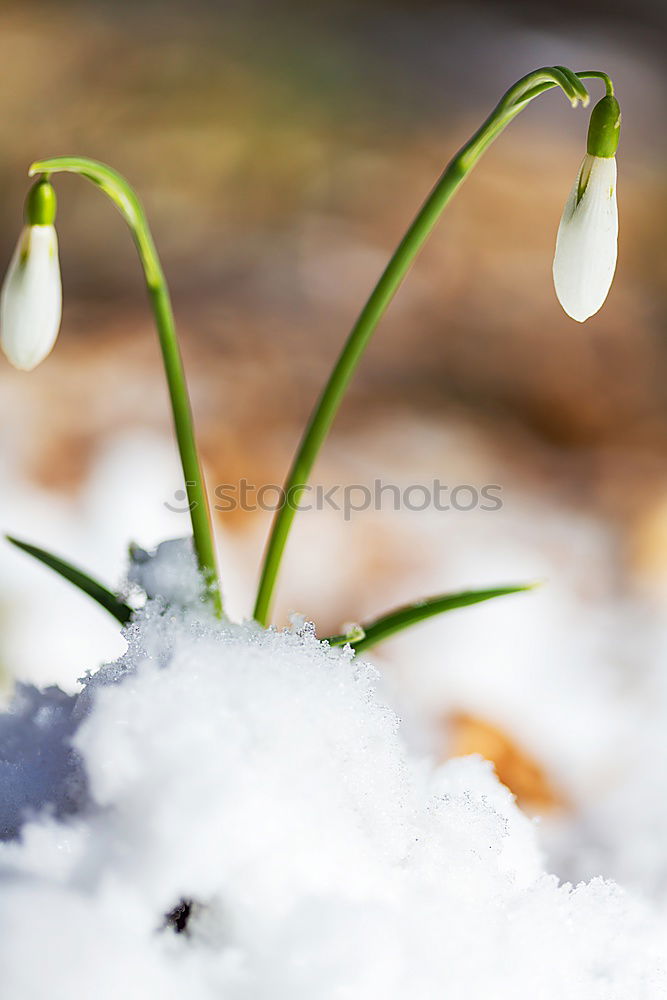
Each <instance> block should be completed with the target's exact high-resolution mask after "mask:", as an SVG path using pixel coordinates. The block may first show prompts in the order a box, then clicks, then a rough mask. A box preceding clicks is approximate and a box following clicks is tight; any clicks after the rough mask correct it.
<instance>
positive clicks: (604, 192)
mask: <svg viewBox="0 0 667 1000" xmlns="http://www.w3.org/2000/svg"><path fill="white" fill-rule="evenodd" d="M617 252H618V208H617V203H616V158H615V157H613V156H591V155H590V154H589V153H587V154H586V156H585V157H584V161H583V163H582V165H581V169H580V170H579V173H578V175H577V179H576V181H575V183H574V186H573V188H572V190H571V192H570V196H569V198H568V200H567V203H566V205H565V209H564V211H563V215H562V218H561V220H560V226H559V227H558V237H557V239H556V254H555V256H554V265H553V275H554V285H555V287H556V295H557V296H558V299H559V301H560V304H561V305H562V307H563V309H564V310H565V312H566V313H567V314H568V316H571V317H572V319H576V320H577V321H578V322H579V323H583V322H584V321H585V320H587V319H588V318H589V317H590V316H593V315H594V314H595V313H596V312H597V311H598V309H600V307H601V306H602V303H603V302H604V300H605V299H606V298H607V294H608V292H609V289H610V288H611V283H612V279H613V277H614V271H615V270H616V257H617Z"/></svg>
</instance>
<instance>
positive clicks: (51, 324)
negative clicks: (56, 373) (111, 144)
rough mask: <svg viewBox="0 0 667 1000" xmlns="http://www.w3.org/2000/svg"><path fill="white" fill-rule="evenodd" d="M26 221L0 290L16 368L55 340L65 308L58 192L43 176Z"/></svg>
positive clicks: (6, 339)
mask: <svg viewBox="0 0 667 1000" xmlns="http://www.w3.org/2000/svg"><path fill="white" fill-rule="evenodd" d="M27 217H28V218H27V224H26V226H25V227H24V228H23V231H22V232H21V235H20V237H19V241H18V243H17V245H16V250H15V251H14V256H13V257H12V259H11V263H10V265H9V270H8V271H7V276H6V277H5V281H4V284H3V286H2V295H1V296H0V340H1V343H2V349H3V351H4V352H5V354H6V355H7V357H8V359H9V360H10V361H11V363H12V364H13V365H14V366H15V367H16V368H21V369H23V370H24V371H30V370H31V369H33V368H35V367H36V365H38V364H39V363H40V361H43V360H44V358H46V357H47V355H48V354H49V353H50V352H51V350H52V348H53V345H54V344H55V341H56V337H57V336H58V330H59V329H60V318H61V313H62V284H61V279H60V264H59V261H58V237H57V236H56V231H55V228H54V226H53V220H54V218H55V195H54V194H53V188H51V185H50V184H48V182H45V181H40V182H39V183H38V184H37V185H35V187H34V188H33V190H32V192H31V193H30V195H29V197H28V205H27Z"/></svg>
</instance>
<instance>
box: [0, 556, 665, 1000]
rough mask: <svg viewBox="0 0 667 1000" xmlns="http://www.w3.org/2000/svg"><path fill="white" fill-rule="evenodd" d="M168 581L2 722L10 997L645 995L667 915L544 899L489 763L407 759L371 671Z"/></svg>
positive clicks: (611, 900) (606, 902)
mask: <svg viewBox="0 0 667 1000" xmlns="http://www.w3.org/2000/svg"><path fill="white" fill-rule="evenodd" d="M190 559H191V555H190V553H189V552H188V549H187V547H186V546H184V545H183V544H180V545H168V546H163V547H160V549H158V551H157V553H156V555H155V557H154V558H151V557H150V556H149V557H148V558H145V559H143V562H141V563H140V567H141V568H140V570H139V571H137V570H136V567H134V568H133V570H132V572H133V573H134V574H135V577H134V578H135V582H136V583H137V584H138V583H139V582H140V581H143V582H144V583H146V585H148V586H150V588H151V592H152V593H154V594H155V596H154V597H153V598H149V599H148V601H147V603H146V605H145V607H144V608H143V609H142V610H141V611H139V612H138V613H137V615H136V620H135V621H134V622H133V623H132V624H131V625H130V626H129V627H128V629H127V631H126V640H127V652H126V653H125V654H124V655H123V656H121V657H120V658H119V659H118V660H116V661H114V662H113V663H111V664H109V665H107V666H105V667H103V668H101V669H100V670H98V671H97V672H95V673H92V674H90V675H88V676H87V677H86V678H85V679H84V681H83V690H82V692H81V694H80V695H79V696H77V697H74V696H68V695H64V694H63V693H62V692H59V691H58V690H57V689H56V688H48V689H46V690H45V691H44V692H41V693H40V692H38V691H37V690H35V689H32V688H23V689H21V690H20V691H19V693H18V697H17V699H16V700H15V702H14V703H13V705H12V708H11V710H10V712H9V713H6V714H5V715H3V716H0V768H1V769H2V770H1V771H0V773H1V774H2V776H3V788H4V787H5V781H4V778H5V775H6V774H9V775H11V776H12V778H11V780H10V782H9V785H8V786H7V787H9V789H10V793H9V794H7V795H4V794H3V796H2V799H1V800H0V828H1V829H2V830H3V831H4V832H3V838H4V840H3V843H2V844H0V883H1V890H0V968H1V969H2V982H3V988H4V989H3V992H5V993H6V995H7V996H8V997H13V998H17V1000H33V998H34V1000H41V998H42V997H43V996H44V995H45V989H46V990H47V991H48V995H49V996H50V997H52V998H56V1000H61V998H62V1000H65V998H67V1000H83V998H86V1000H89V998H90V997H91V996H94V997H95V998H96V1000H97V998H102V1000H106V998H111V997H114V998H115V997H117V996H119V995H122V996H124V997H126V996H127V997H132V998H134V997H137V998H139V997H141V998H142V1000H151V998H155V1000H158V998H159V1000H163V998H166V1000H171V998H176V997H183V996H188V997H190V998H192V1000H218V998H220V997H225V998H233V1000H250V998H253V1000H262V998H267V1000H268V998H271V1000H281V998H285V1000H287V998H289V1000H300V998H303V1000H343V998H346V1000H347V998H352V1000H356V998H359V1000H375V998H378V1000H380V998H382V1000H394V998H395V1000H399V998H400V1000H404V998H406V997H411V998H413V997H414V998H417V1000H420V998H424V1000H430V998H433V997H437V996H443V997H447V1000H470V998H472V1000H477V998H479V1000H481V998H485V1000H486V998H490V997H492V998H493V1000H524V998H526V1000H528V998H530V1000H534V998H536V997H539V998H540V1000H561V998H562V997H563V996H567V997H568V1000H627V998H628V997H632V998H633V1000H654V998H655V1000H657V998H662V997H664V996H665V995H666V993H667V970H666V969H665V949H664V941H665V930H666V927H665V914H664V912H662V911H659V910H657V909H654V908H652V907H651V906H650V905H649V904H648V903H646V902H645V901H642V900H641V899H639V898H635V897H633V896H632V895H630V894H629V893H627V892H625V891H624V890H623V889H621V888H619V887H618V886H616V885H614V884H613V883H610V882H607V881H603V880H602V879H595V880H593V881H591V882H590V883H588V884H582V885H580V886H578V887H577V888H575V889H573V888H572V887H571V886H570V885H567V884H566V885H559V883H558V880H557V879H556V878H555V877H554V876H552V875H549V874H548V873H547V872H546V871H545V868H544V862H543V858H542V853H541V850H540V846H539V843H538V838H537V829H536V826H535V824H534V823H533V822H532V821H531V820H529V819H528V818H526V817H525V816H524V815H523V814H522V813H521V812H520V811H519V810H518V808H517V807H516V805H515V803H514V801H513V799H512V797H511V795H510V793H509V792H508V791H507V790H506V789H505V788H504V787H503V786H501V785H500V784H499V783H498V781H497V780H496V778H495V776H494V775H493V773H492V770H491V767H490V765H489V764H487V763H485V762H483V761H482V760H480V759H478V758H463V759H459V760H453V761H450V762H449V763H447V764H445V765H440V766H435V765H434V764H433V763H432V762H431V761H430V760H429V759H427V758H425V757H422V756H420V755H418V754H416V753H415V752H414V751H413V750H411V749H410V747H409V746H408V745H407V743H406V741H405V739H404V737H403V734H402V729H401V725H400V720H399V719H398V717H397V715H396V714H395V712H394V710H393V709H392V707H391V705H390V704H389V701H388V694H387V692H386V691H385V690H383V686H382V683H381V679H380V676H379V675H378V673H377V672H376V670H375V669H374V668H373V667H372V666H371V665H370V664H369V663H367V662H365V661H364V660H362V659H359V658H356V657H354V656H353V654H352V653H351V651H350V650H349V649H331V648H329V647H328V645H327V644H326V643H322V642H318V640H317V639H316V638H315V636H314V634H313V630H312V628H311V627H309V626H308V625H303V624H300V623H298V622H295V624H294V625H293V627H292V628H291V629H289V630H285V631H275V630H268V631H267V630H263V629H261V628H260V627H259V626H257V625H256V624H253V623H245V624H240V625H237V624H232V623H229V622H227V621H217V620H215V619H214V618H212V617H211V615H210V614H209V612H208V611H207V609H206V608H205V607H204V606H203V605H202V604H201V602H200V601H199V600H198V599H197V600H194V601H190V600H189V599H187V600H185V598H184V593H185V595H186V597H187V594H188V593H190V594H191V595H192V591H188V590H187V588H186V591H185V592H184V591H183V590H178V588H177V589H176V590H175V589H174V583H175V581H177V577H178V575H179V574H178V572H177V571H176V570H177V567H179V566H185V567H187V565H188V564H189V560H190ZM185 576H186V578H187V573H186V574H185ZM149 581H150V582H149ZM184 600H185V604H184V605H183V602H184ZM179 605H182V606H179ZM183 900H187V901H192V902H193V905H192V907H191V916H190V919H189V921H188V923H187V927H186V929H185V932H184V933H180V934H176V933H175V932H174V928H173V926H171V925H169V923H168V922H167V921H166V915H167V914H168V913H170V912H171V911H173V910H174V908H175V907H177V906H179V904H181V902H182V901H183ZM36 957H39V961H36ZM45 984H48V985H45Z"/></svg>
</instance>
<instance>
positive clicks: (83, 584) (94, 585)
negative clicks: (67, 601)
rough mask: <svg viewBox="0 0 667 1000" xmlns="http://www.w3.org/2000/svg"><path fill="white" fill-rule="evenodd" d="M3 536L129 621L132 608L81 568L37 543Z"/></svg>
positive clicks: (120, 620) (104, 606)
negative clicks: (31, 543)
mask: <svg viewBox="0 0 667 1000" xmlns="http://www.w3.org/2000/svg"><path fill="white" fill-rule="evenodd" d="M5 537H6V538H7V541H8V542H11V543H12V545H15V546H16V548H17V549H21V551H22V552H27V553H28V555H29V556H32V557H33V558H34V559H38V560H39V562H41V563H44V565H45V566H48V567H49V569H52V570H55V572H56V573H59V574H60V576H62V577H64V578H65V579H66V580H68V581H69V582H70V583H73V584H74V586H75V587H78V588H79V590H83V592H84V593H85V594H88V596H89V597H92V599H93V600H94V601H97V603H98V604H101V605H102V607H103V608H104V609H105V610H106V611H108V612H109V614H110V615H113V616H114V618H116V619H117V620H118V621H119V622H120V623H121V625H126V624H127V622H129V620H130V618H131V617H132V608H130V607H129V606H128V605H127V604H124V603H123V602H122V601H120V600H119V599H118V598H117V597H116V595H115V594H113V593H112V592H111V591H110V590H108V589H107V588H106V587H104V586H102V584H101V583H98V582H97V580H93V579H92V577H90V576H88V574H87V573H84V572H83V570H80V569H77V568H76V566H72V565H71V563H68V562H65V561H64V560H63V559H59V558H58V556H54V555H52V553H51V552H47V551H46V550H45V549H40V548H39V547H38V546H37V545H30V544H29V543H28V542H21V541H19V539H18V538H12V537H11V535H6V536H5Z"/></svg>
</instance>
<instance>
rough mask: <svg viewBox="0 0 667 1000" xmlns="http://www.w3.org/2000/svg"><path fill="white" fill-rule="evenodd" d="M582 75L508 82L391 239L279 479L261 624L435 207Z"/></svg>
mask: <svg viewBox="0 0 667 1000" xmlns="http://www.w3.org/2000/svg"><path fill="white" fill-rule="evenodd" d="M583 77H600V78H602V79H605V80H606V81H609V78H608V77H606V75H605V74H602V73H598V72H594V71H591V72H587V73H578V74H576V73H573V72H572V70H569V69H566V68H564V67H562V66H548V67H545V68H544V69H539V70H535V72H533V73H529V74H528V75H527V76H525V77H522V79H521V80H519V81H518V82H517V83H515V84H514V85H513V86H512V87H510V89H509V90H508V91H507V93H506V94H505V95H504V96H503V97H502V98H501V100H500V102H499V103H498V104H497V105H496V107H495V108H494V110H493V111H492V112H491V114H490V115H489V117H488V118H487V119H486V121H485V122H484V123H483V124H482V125H481V127H480V128H479V129H478V130H477V132H475V134H474V135H473V136H472V138H471V139H470V140H469V141H468V142H467V143H466V144H465V146H463V147H462V148H461V149H460V150H459V152H458V153H457V154H456V155H455V156H454V158H453V159H452V160H451V161H450V163H449V164H448V165H447V167H446V168H445V170H444V172H443V174H442V175H441V177H440V179H439V180H438V182H437V183H436V185H435V187H434V188H433V190H432V191H431V193H430V195H429V196H428V198H427V199H426V201H425V202H424V204H423V205H422V207H421V208H420V210H419V212H418V214H417V216H416V218H415V220H414V222H413V223H412V225H411V226H410V228H409V229H408V231H407V233H406V234H405V236H404V237H403V239H402V240H401V242H400V243H399V245H398V247H397V249H396V251H395V253H394V255H393V256H392V258H391V260H390V261H389V263H388V265H387V267H386V269H385V271H384V273H383V274H382V276H381V277H380V280H379V281H378V283H377V285H376V286H375V288H374V289H373V291H372V293H371V296H370V298H369V299H368V301H367V302H366V305H365V306H364V308H363V310H362V312H361V314H360V316H359V318H358V320H357V322H356V323H355V325H354V327H353V328H352V331H351V333H350V335H349V337H348V339H347V341H346V343H345V346H344V347H343V351H342V353H341V355H340V357H339V358H338V361H337V362H336V364H335V367H334V369H333V371H332V373H331V375H330V377H329V381H328V382H327V384H326V386H325V388H324V391H323V392H322V395H321V396H320V398H319V400H318V402H317V404H316V406H315V409H314V410H313V413H312V415H311V417H310V420H309V422H308V425H307V427H306V430H305V433H304V435H303V437H302V439H301V444H300V445H299V448H298V451H297V453H296V455H295V457H294V460H293V462H292V466H291V468H290V470H289V473H288V476H287V479H286V481H285V487H284V496H285V497H289V498H290V499H289V502H288V503H283V504H282V506H281V507H280V508H279V509H278V510H277V512H276V515H275V518H274V521H273V526H272V529H271V534H270V536H269V540H268V544H267V547H266V552H265V555H264V562H263V566H262V571H261V576H260V582H259V589H258V593H257V601H256V604H255V618H256V619H257V621H259V622H261V623H262V624H264V625H265V624H267V621H268V617H269V613H270V609H271V602H272V598H273V592H274V589H275V585H276V579H277V576H278V571H279V569H280V563H281V560H282V556H283V552H284V549H285V544H286V542H287V538H288V535H289V532H290V528H291V526H292V522H293V520H294V515H295V513H296V510H297V509H298V505H299V499H300V497H301V495H302V493H303V489H304V487H305V486H306V483H307V481H308V477H309V476H310V473H311V471H312V468H313V465H314V464H315V460H316V458H317V456H318V454H319V451H320V448H321V447H322V445H323V443H324V441H325V439H326V436H327V434H328V433H329V429H330V427H331V424H332V423H333V420H334V417H335V416H336V413H337V412H338V408H339V406H340V404H341V402H342V399H343V396H344V394H345V391H346V389H347V387H348V385H349V383H350V380H351V378H352V376H353V375H354V373H355V372H356V370H357V367H358V365H359V362H360V361H361V358H362V356H363V353H364V351H365V350H366V347H367V346H368V343H369V341H370V339H371V337H372V335H373V333H374V332H375V328H376V327H377V325H378V323H379V321H380V319H381V318H382V316H383V314H384V312H385V310H386V309H387V306H388V305H389V303H390V302H391V300H392V299H393V297H394V295H395V294H396V292H397V291H398V288H399V287H400V285H401V283H402V281H403V279H404V278H405V276H406V274H407V273H408V271H409V269H410V267H411V265H412V263H413V261H414V260H415V258H416V256H417V254H418V253H419V251H420V250H421V248H422V247H423V246H424V244H425V242H426V240H427V238H428V236H429V235H430V233H431V231H432V230H433V227H434V226H435V224H436V223H437V221H438V219H439V218H440V215H441V214H442V211H443V210H444V208H445V207H446V206H447V205H448V204H449V202H450V201H451V199H452V198H453V197H454V195H455V194H456V192H457V191H458V189H459V187H460V186H461V184H462V183H463V181H464V180H465V179H466V177H467V175H468V174H469V173H470V171H471V170H472V168H473V167H474V166H475V164H476V163H477V161H478V160H479V158H480V157H481V156H482V154H483V153H484V152H485V150H486V149H488V147H489V146H490V145H491V143H492V142H493V141H494V139H496V138H497V137H498V136H499V135H500V133H501V132H502V131H503V129H505V128H506V127H507V125H509V123H510V122H511V121H512V120H513V119H514V118H515V117H516V116H517V115H518V114H519V113H520V112H521V111H522V110H523V109H524V108H525V107H527V105H528V104H529V103H530V102H531V101H532V100H534V98H536V97H538V96H539V95H540V94H542V93H544V92H545V91H546V90H550V89H551V88H552V87H560V88H561V90H562V91H563V92H564V93H565V96H566V97H567V98H568V100H569V101H570V103H571V104H572V105H573V106H576V104H577V103H578V102H579V101H581V102H582V103H584V104H587V103H588V92H587V91H586V88H585V87H584V85H583V83H582V82H581V80H582V78H583ZM609 82H610V81H609ZM607 86H608V84H607Z"/></svg>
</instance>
